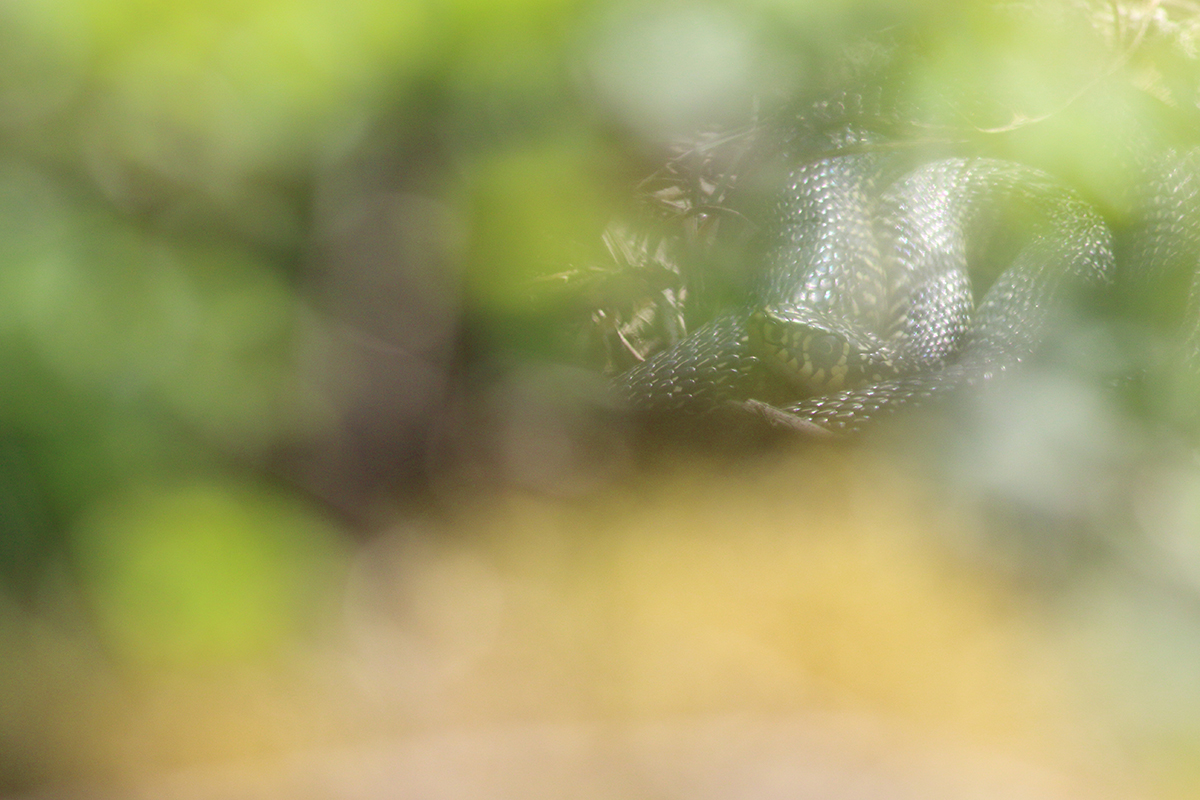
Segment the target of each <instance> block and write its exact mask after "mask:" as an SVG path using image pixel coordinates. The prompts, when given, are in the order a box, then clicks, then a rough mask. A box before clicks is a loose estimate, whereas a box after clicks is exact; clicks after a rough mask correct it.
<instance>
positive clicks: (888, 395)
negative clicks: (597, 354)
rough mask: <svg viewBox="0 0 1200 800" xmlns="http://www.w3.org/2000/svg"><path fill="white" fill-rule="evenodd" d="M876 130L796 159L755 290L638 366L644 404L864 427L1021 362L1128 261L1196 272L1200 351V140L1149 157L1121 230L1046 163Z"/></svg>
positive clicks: (1193, 307) (1180, 325)
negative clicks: (931, 149)
mask: <svg viewBox="0 0 1200 800" xmlns="http://www.w3.org/2000/svg"><path fill="white" fill-rule="evenodd" d="M876 144H877V140H876V139H873V138H872V136H871V135H870V134H866V133H863V132H860V131H858V130H855V129H854V128H853V127H850V126H846V127H842V128H840V129H837V130H836V131H834V132H833V133H831V134H825V139H824V141H823V142H822V143H821V146H820V147H818V148H815V150H816V153H815V154H814V155H811V156H809V157H807V158H805V157H801V158H800V159H798V160H797V163H796V164H795V166H794V167H793V168H792V169H791V170H790V171H789V172H788V173H787V174H786V179H785V180H784V181H783V182H782V185H781V187H780V188H779V190H778V192H777V196H776V199H775V201H774V203H773V204H772V208H771V210H770V212H769V215H768V216H769V219H768V220H767V221H766V223H765V224H764V225H763V229H764V230H765V231H767V233H766V235H765V237H764V240H763V244H762V247H761V249H760V251H759V253H760V255H759V265H760V269H759V272H758V276H757V278H756V280H755V283H754V288H753V290H752V293H751V297H750V300H749V301H748V302H747V303H746V304H745V305H743V306H742V307H740V308H737V309H736V310H733V311H730V312H727V313H725V314H723V315H721V316H718V317H717V318H716V319H714V320H712V321H711V322H709V323H708V324H706V325H704V326H703V327H701V328H699V329H698V330H696V331H695V332H693V333H692V334H691V335H689V336H687V337H686V338H684V339H683V340H682V341H680V342H678V343H677V344H676V345H675V346H673V347H670V348H668V349H666V350H664V351H662V352H659V353H657V354H655V355H653V356H652V357H650V358H649V359H648V360H646V361H645V362H644V363H642V364H640V365H638V366H636V367H634V368H633V369H632V370H630V371H629V372H627V373H626V374H624V375H623V376H621V377H620V378H619V380H618V385H619V389H620V391H621V392H622V393H623V394H624V395H625V397H626V398H627V399H628V402H629V403H630V405H631V406H633V407H634V408H635V409H638V410H639V411H641V412H644V413H648V414H652V415H660V416H661V415H692V416H694V415H696V414H705V413H708V412H710V411H712V410H715V409H718V408H724V407H729V406H743V407H745V406H747V404H752V405H754V406H756V407H758V408H764V407H765V408H768V409H771V410H772V411H773V412H774V413H775V414H777V415H778V416H780V417H783V418H787V419H790V420H794V421H795V422H796V423H797V425H796V427H798V428H799V429H801V430H807V431H809V432H814V433H825V432H828V433H853V432H856V431H859V430H860V429H862V428H864V427H865V426H867V425H869V424H871V423H872V422H873V421H875V420H877V419H879V418H880V417H883V416H887V415H890V414H892V413H894V412H896V411H898V410H901V409H905V408H909V407H912V406H914V405H921V404H925V403H929V402H931V401H934V400H937V399H938V398H940V397H942V396H945V395H949V394H952V393H954V392H958V391H961V390H963V389H966V388H968V387H972V386H981V385H985V384H987V383H988V382H989V381H992V380H993V379H995V378H997V377H998V376H1000V375H1003V374H1005V373H1008V372H1011V371H1013V370H1014V369H1016V368H1017V367H1018V366H1019V365H1020V364H1022V362H1024V361H1027V360H1028V359H1030V358H1032V357H1034V356H1035V354H1036V353H1037V352H1038V351H1039V349H1040V348H1041V347H1043V345H1044V343H1045V341H1046V339H1047V336H1048V335H1049V332H1050V330H1051V329H1052V328H1053V327H1054V326H1055V325H1056V324H1057V323H1058V322H1059V321H1060V320H1061V319H1062V318H1063V315H1065V314H1067V313H1068V311H1069V310H1070V309H1071V307H1072V304H1073V303H1074V302H1075V300H1076V299H1077V298H1078V297H1080V296H1082V295H1085V294H1087V293H1089V292H1093V293H1094V292H1095V291H1096V290H1098V289H1103V287H1109V286H1111V285H1112V284H1113V283H1114V280H1115V279H1116V277H1117V275H1118V272H1119V271H1122V270H1123V271H1125V272H1134V271H1136V273H1137V274H1138V275H1139V276H1141V277H1139V278H1138V279H1137V280H1139V281H1140V280H1143V279H1147V280H1148V281H1149V282H1150V283H1155V282H1157V281H1160V280H1161V279H1162V276H1165V275H1174V276H1176V278H1175V279H1176V280H1179V278H1178V276H1179V275H1183V276H1184V277H1183V280H1184V281H1185V282H1186V285H1185V286H1184V287H1183V290H1182V291H1181V292H1177V293H1176V294H1179V295H1180V296H1182V297H1183V298H1184V299H1183V301H1182V304H1183V305H1184V306H1186V308H1184V309H1182V310H1181V311H1176V312H1174V317H1175V318H1176V319H1177V320H1182V321H1178V322H1176V323H1175V325H1176V328H1177V329H1178V330H1177V331H1176V333H1174V334H1173V336H1174V338H1176V340H1177V344H1178V352H1179V353H1181V354H1182V355H1180V356H1179V358H1180V360H1181V362H1182V364H1181V368H1183V369H1192V370H1195V369H1196V362H1197V360H1200V358H1198V356H1197V353H1198V352H1200V270H1198V269H1197V266H1198V262H1197V256H1198V254H1200V151H1185V152H1176V151H1170V152H1164V153H1161V154H1159V155H1158V156H1157V157H1156V158H1155V159H1153V160H1151V161H1149V162H1148V163H1147V164H1145V165H1144V166H1143V168H1142V177H1141V180H1140V181H1139V182H1138V188H1137V190H1136V192H1135V194H1136V197H1135V198H1134V200H1133V201H1132V206H1133V211H1132V213H1131V215H1130V216H1129V220H1127V224H1126V226H1125V228H1126V229H1125V230H1124V231H1123V238H1122V240H1121V242H1120V243H1119V246H1114V236H1113V234H1112V232H1111V231H1110V226H1109V225H1108V224H1107V223H1106V221H1105V219H1104V218H1103V217H1102V216H1101V214H1100V213H1098V212H1097V211H1096V210H1095V209H1094V208H1093V207H1092V206H1091V205H1089V204H1088V203H1087V202H1085V201H1084V200H1082V199H1081V197H1080V196H1079V195H1078V194H1077V193H1076V192H1074V191H1072V190H1071V189H1070V188H1068V187H1067V186H1066V185H1065V184H1064V183H1062V182H1060V181H1058V180H1056V179H1055V178H1053V177H1051V176H1050V175H1049V174H1047V173H1046V172H1044V171H1040V170H1038V169H1035V168H1032V167H1029V166H1025V165H1022V164H1018V163H1014V162H1010V161H1004V160H999V159H996V158H989V157H970V156H966V157H964V156H956V157H937V158H931V159H928V160H924V161H923V160H921V159H919V158H916V159H914V158H912V157H910V156H906V155H903V154H898V153H897V151H896V150H894V149H889V148H887V147H877V146H876ZM1119 262H1121V263H1119ZM1156 276H1157V277H1156ZM1135 282H1136V281H1135Z"/></svg>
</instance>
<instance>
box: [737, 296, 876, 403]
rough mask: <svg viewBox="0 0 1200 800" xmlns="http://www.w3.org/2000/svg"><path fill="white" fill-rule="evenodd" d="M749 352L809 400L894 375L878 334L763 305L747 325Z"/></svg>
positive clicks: (786, 309)
mask: <svg viewBox="0 0 1200 800" xmlns="http://www.w3.org/2000/svg"><path fill="white" fill-rule="evenodd" d="M746 334H747V343H748V347H749V349H750V352H751V353H753V354H754V355H756V356H758V357H759V358H760V359H761V360H762V361H763V363H765V364H767V365H768V367H769V368H770V369H771V370H772V371H773V372H775V373H776V374H777V375H779V376H781V377H782V378H784V379H785V380H787V381H788V382H789V383H791V384H793V385H794V386H796V387H797V388H798V389H801V390H802V391H804V392H805V393H806V394H808V395H816V394H827V393H829V392H836V391H840V390H842V389H854V388H858V387H861V386H868V385H871V384H874V383H879V382H880V381H884V380H888V379H890V378H894V377H896V375H897V374H899V366H898V364H899V362H898V361H897V359H896V358H894V357H893V350H892V348H891V347H889V346H888V344H887V342H886V341H884V340H883V339H882V338H880V337H879V336H877V335H874V334H872V333H870V332H867V331H856V330H852V329H850V328H848V327H847V326H846V324H845V323H844V322H841V323H837V322H835V321H834V320H831V319H826V318H825V317H823V316H822V315H820V314H816V313H814V312H812V311H807V310H801V309H797V308H791V307H787V306H767V307H764V308H761V309H759V310H756V311H754V312H753V313H752V314H751V315H750V319H749V321H748V322H747V326H746Z"/></svg>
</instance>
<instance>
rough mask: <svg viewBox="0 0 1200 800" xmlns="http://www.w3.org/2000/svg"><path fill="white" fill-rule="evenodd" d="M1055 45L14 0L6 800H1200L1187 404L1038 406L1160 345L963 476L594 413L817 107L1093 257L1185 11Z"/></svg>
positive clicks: (207, 0)
mask: <svg viewBox="0 0 1200 800" xmlns="http://www.w3.org/2000/svg"><path fill="white" fill-rule="evenodd" d="M1033 7H1034V8H1035V9H1036V11H1037V16H1036V17H1033V18H1032V19H1035V20H1036V21H1035V22H1032V23H1031V22H1029V19H1031V18H1029V17H1021V16H1016V17H1012V18H1009V17H1004V16H1003V15H1001V17H999V18H1001V19H1010V23H1009V24H1007V25H1002V24H1001V25H998V24H996V22H995V20H996V19H997V17H996V15H995V14H994V11H993V10H990V9H988V8H986V7H984V6H983V5H980V4H970V3H966V4H964V3H961V2H958V3H939V2H936V1H935V0H928V2H918V3H895V2H887V0H861V2H816V1H815V0H753V2H737V3H733V2H718V1H717V0H713V1H712V2H666V1H665V0H664V1H663V2H638V3H623V2H600V1H599V0H593V1H591V2H586V1H585V0H504V2H490V1H489V0H425V1H424V2H420V1H418V0H238V2H223V1H222V0H172V1H171V2H156V1H155V0H3V1H2V2H0V677H2V679H0V795H2V796H5V797H14V798H16V797H31V798H32V797H72V796H74V797H89V798H91V797H114V798H115V797H156V798H168V797H180V798H183V797H187V798H216V797H222V798H228V797H238V798H242V797H244V798H269V797H281V798H282V797H297V796H303V797H313V798H327V797H328V798H383V797H430V798H468V797H481V798H482V797H522V798H530V797H563V796H573V797H585V796H586V797H597V798H599V797H614V798H615V797H631V796H643V797H644V796H655V797H664V798H674V797H680V798H682V797H700V798H707V797H711V798H773V797H789V798H795V797H813V798H817V797H820V798H826V799H829V798H833V799H838V798H901V797H904V798H908V797H914V798H916V797H920V798H938V797H945V798H961V797H997V798H1000V797H1005V798H1007V797H1013V798H1017V797H1019V798H1043V797H1045V798H1082V797H1088V798H1094V797H1114V798H1115V797H1121V798H1128V797H1154V798H1160V797H1161V798H1184V797H1192V796H1195V793H1196V792H1197V791H1198V790H1200V465H1198V464H1197V460H1196V455H1195V449H1194V439H1193V438H1190V437H1189V435H1188V433H1187V431H1188V430H1189V429H1190V428H1189V425H1188V420H1189V419H1190V415H1191V412H1190V409H1191V408H1192V407H1193V405H1191V404H1190V399H1191V398H1194V395H1190V394H1188V393H1187V392H1186V391H1185V390H1178V391H1177V390H1175V389H1174V388H1172V387H1173V384H1172V382H1171V380H1170V379H1169V378H1163V379H1162V382H1161V383H1159V384H1156V383H1153V382H1151V383H1149V386H1150V387H1151V388H1150V389H1149V390H1148V391H1146V392H1144V395H1145V396H1144V397H1142V398H1141V400H1140V401H1138V402H1129V403H1118V402H1116V401H1113V400H1112V399H1110V395H1109V394H1107V393H1105V392H1104V391H1102V390H1101V388H1100V387H1102V386H1104V385H1106V384H1105V383H1104V381H1101V380H1094V381H1089V380H1084V379H1080V378H1078V377H1074V378H1072V377H1065V376H1066V375H1073V376H1079V375H1085V376H1088V375H1094V374H1100V373H1103V372H1105V369H1106V368H1108V367H1111V366H1112V365H1113V364H1114V363H1116V364H1118V366H1120V365H1124V364H1125V360H1128V359H1131V358H1135V357H1136V353H1134V355H1131V354H1130V351H1131V350H1135V351H1136V350H1137V349H1138V348H1147V347H1153V346H1158V345H1154V344H1153V343H1149V344H1148V343H1147V341H1146V339H1145V338H1135V339H1134V340H1133V341H1134V342H1135V344H1136V345H1137V346H1136V347H1133V346H1132V345H1129V341H1130V339H1129V338H1128V337H1134V336H1135V334H1134V333H1129V332H1128V331H1124V329H1121V328H1119V327H1114V326H1111V325H1107V326H1106V325H1097V326H1092V327H1088V326H1086V325H1081V326H1076V327H1074V328H1072V329H1071V336H1073V337H1075V338H1072V339H1070V341H1068V342H1067V343H1066V344H1064V346H1063V347H1062V350H1063V353H1064V354H1063V355H1061V358H1062V359H1064V360H1065V362H1069V363H1070V365H1071V367H1072V368H1071V370H1069V371H1066V372H1064V371H1062V370H1055V369H1051V370H1044V371H1042V372H1040V373H1039V372H1034V373H1032V374H1031V376H1030V377H1029V378H1028V380H1027V381H1026V382H1024V383H1020V384H1016V385H1015V386H1014V387H1011V388H1010V389H1009V392H1008V394H1001V395H1000V396H997V397H992V398H990V399H988V400H987V401H985V402H983V403H981V404H979V406H978V407H972V408H971V409H969V410H968V411H966V412H964V414H965V416H966V417H967V418H968V421H967V422H961V423H960V424H959V425H958V427H956V428H955V430H956V431H957V432H956V433H955V434H954V435H952V436H951V435H944V433H939V434H936V435H935V434H928V433H927V434H924V435H922V434H921V430H923V429H921V428H917V429H915V430H916V432H911V431H910V432H909V433H908V434H907V435H905V436H899V435H897V436H891V437H881V440H879V441H869V442H867V443H865V444H854V445H848V446H813V445H811V444H809V445H807V446H797V447H782V448H780V447H771V448H754V449H753V451H752V452H747V453H739V452H733V453H730V452H728V449H729V448H728V447H727V446H725V447H723V448H722V449H721V452H720V453H718V454H713V453H709V452H706V451H705V450H703V449H694V448H693V449H689V448H686V447H684V448H675V447H667V448H666V449H665V450H664V451H663V452H657V451H655V450H654V449H653V448H650V449H647V448H646V447H644V446H641V445H640V444H639V442H638V441H637V439H636V437H635V436H633V434H631V433H630V432H629V431H628V430H627V429H626V428H625V426H624V423H623V421H622V419H621V417H620V415H619V414H618V413H616V411H615V410H614V409H612V408H611V407H610V406H609V405H608V401H607V400H606V399H605V398H606V392H605V377H604V376H605V372H606V371H607V373H608V374H612V373H613V372H614V371H616V370H619V369H621V368H623V367H624V366H627V365H628V364H629V363H631V362H630V358H631V357H632V353H634V352H635V351H639V352H640V351H642V350H645V349H651V348H653V347H654V346H656V345H660V344H661V343H662V342H663V341H670V339H671V338H672V337H673V336H677V335H678V334H679V331H680V330H682V329H683V328H684V327H685V326H687V327H694V325H695V324H696V320H695V319H694V318H693V315H695V314H703V313H705V312H706V309H705V307H704V303H705V302H707V301H704V300H696V301H695V302H694V303H693V304H691V305H689V304H688V303H687V302H685V299H686V295H687V290H690V289H693V288H694V286H692V285H691V284H689V277H688V276H687V275H686V274H683V273H682V271H681V270H682V268H681V266H680V265H681V264H684V263H686V262H688V260H689V259H691V260H692V261H696V260H700V261H703V260H705V259H706V258H707V259H708V260H709V261H712V262H717V267H716V271H717V273H718V274H719V273H720V271H721V269H723V268H724V267H723V266H722V264H723V262H722V258H723V256H722V254H721V251H720V248H719V247H717V246H706V245H710V244H711V240H710V237H708V228H710V227H711V219H712V218H713V215H712V214H711V213H710V212H711V209H709V210H708V211H706V210H705V209H703V208H700V207H698V206H697V200H696V198H701V199H705V198H707V199H710V200H713V203H714V205H715V204H719V203H720V202H722V197H723V195H722V192H723V191H724V189H723V188H722V186H721V185H720V181H719V178H720V176H721V175H723V174H724V175H732V174H735V173H736V172H737V169H736V163H735V162H736V154H737V153H739V152H740V151H739V150H738V146H737V142H739V141H741V140H740V139H739V138H738V136H745V135H746V132H747V131H751V132H752V131H753V130H754V128H755V125H756V124H758V123H759V121H760V120H761V119H762V118H763V117H764V115H765V114H766V113H767V112H768V111H769V110H770V109H778V108H782V107H786V105H787V104H788V103H793V102H799V101H800V100H802V99H804V98H813V97H819V96H822V95H823V94H827V93H828V92H830V91H831V90H832V89H834V88H836V87H837V86H838V84H839V80H841V79H842V78H844V74H843V70H844V69H845V68H846V67H847V65H851V66H854V65H859V66H861V65H864V64H866V65H870V64H871V63H874V62H876V61H881V60H882V61H886V60H887V59H888V58H894V57H895V54H896V53H899V54H901V55H902V57H901V58H898V59H897V60H898V61H899V62H901V63H902V64H903V65H904V69H905V72H904V80H905V81H906V83H905V87H907V88H906V89H905V91H910V92H911V93H913V94H915V95H917V96H922V97H927V98H932V99H935V100H939V101H940V100H944V99H945V98H946V97H950V98H951V100H952V101H953V102H951V104H950V105H951V106H953V103H954V102H958V98H960V95H959V94H957V93H958V92H961V87H963V86H967V87H975V88H979V89H980V91H981V92H982V93H983V94H986V95H988V96H989V97H990V98H991V99H993V100H995V99H996V98H1000V100H999V102H998V106H999V107H1000V108H1002V109H1006V113H1004V114H1000V115H999V116H998V117H996V118H993V119H990V120H989V124H988V125H984V124H982V122H981V118H976V117H972V116H971V114H970V113H967V112H969V111H970V109H967V110H966V111H964V117H963V125H964V126H965V127H972V128H974V129H975V130H976V132H981V131H982V130H983V129H984V128H987V129H988V130H993V129H994V130H995V131H1007V130H1011V131H1014V132H1016V133H1017V135H1014V136H1013V137H1011V138H1009V139H1004V141H1003V144H1002V145H997V149H998V150H1000V151H1002V152H1003V154H1005V155H1007V156H1009V157H1014V158H1019V159H1020V160H1023V161H1026V162H1029V163H1036V164H1037V165H1039V166H1042V167H1043V168H1046V169H1049V170H1051V171H1052V172H1055V173H1056V174H1057V175H1060V176H1062V177H1063V178H1064V179H1065V180H1068V181H1071V182H1072V183H1073V185H1076V186H1077V187H1079V189H1080V191H1081V192H1084V193H1085V195H1086V196H1087V198H1088V199H1089V200H1090V201H1092V202H1094V203H1096V204H1097V205H1098V206H1099V207H1101V208H1102V209H1103V210H1105V211H1106V213H1119V207H1120V201H1119V198H1120V197H1121V196H1122V193H1123V192H1125V191H1126V190H1127V189H1128V185H1127V184H1128V182H1129V180H1130V177H1129V176H1130V175H1131V174H1133V173H1132V171H1131V170H1130V169H1129V165H1128V164H1127V163H1125V162H1123V161H1122V160H1121V159H1120V158H1115V157H1111V155H1112V153H1111V151H1110V150H1109V149H1107V148H1108V147H1109V144H1110V143H1111V141H1113V140H1114V139H1120V140H1122V141H1124V140H1127V139H1132V138H1136V135H1135V131H1137V130H1140V129H1141V128H1143V127H1145V128H1147V129H1153V131H1154V133H1152V134H1148V136H1149V137H1150V138H1151V139H1153V138H1154V137H1155V136H1160V135H1161V136H1164V137H1167V138H1170V137H1171V136H1176V135H1177V134H1179V131H1178V130H1175V129H1171V132H1170V133H1169V134H1162V133H1161V131H1162V130H1163V129H1164V128H1169V127H1170V126H1169V125H1164V124H1162V123H1161V121H1160V120H1159V118H1158V117H1153V114H1151V113H1150V112H1147V118H1145V119H1143V118H1140V117H1139V115H1138V114H1137V113H1136V112H1129V111H1128V110H1129V109H1131V108H1134V109H1136V108H1139V107H1140V106H1138V104H1137V102H1136V101H1129V100H1127V99H1125V96H1126V94H1127V95H1128V96H1129V97H1135V98H1138V97H1146V98H1152V99H1153V101H1154V102H1156V103H1159V104H1161V105H1162V106H1163V107H1165V108H1169V109H1174V110H1176V111H1181V112H1182V111H1187V110H1189V109H1190V110H1191V111H1195V108H1196V103H1197V100H1198V98H1200V95H1198V94H1197V93H1196V87H1197V85H1200V69H1198V68H1197V66H1196V64H1197V48H1198V47H1200V41H1197V37H1198V36H1200V11H1198V10H1197V9H1196V8H1195V7H1194V6H1193V4H1190V3H1184V2H1174V3H1169V2H1165V1H1164V2H1112V3H1109V2H1095V3H1088V2H1082V0H1081V2H1068V1H1067V0H1063V2H1056V3H1045V4H1033ZM1022 8H1024V7H1022ZM1026 10H1027V9H1026ZM1013 20H1015V21H1013ZM889 48H891V49H889ZM910 57H911V58H910ZM1097 86H1103V87H1104V88H1103V90H1102V91H1097V90H1096V87H1097ZM1117 96H1120V97H1121V98H1122V99H1121V100H1120V102H1119V103H1116V102H1114V104H1113V105H1112V106H1111V107H1110V106H1108V105H1106V98H1110V97H1117ZM996 108H997V105H992V106H989V107H988V109H987V111H988V113H994V112H995V110H996ZM1064 109H1070V110H1071V111H1072V112H1078V113H1074V114H1073V115H1068V114H1067V113H1066V112H1065V111H1063V110H1064ZM1080 109H1082V111H1081V110H1080ZM1114 109H1119V113H1118V112H1117V111H1114ZM1059 112H1063V113H1062V114H1059ZM1151 117H1153V119H1151ZM1059 118H1062V119H1068V120H1069V122H1066V123H1064V124H1062V125H1059V126H1057V127H1056V126H1054V125H1044V126H1039V125H1037V124H1035V123H1036V122H1039V121H1042V120H1057V119H1059ZM1184 118H1186V115H1184ZM1125 128H1129V131H1128V136H1126V131H1125ZM1183 129H1184V134H1179V135H1183V136H1184V137H1185V138H1186V131H1187V127H1186V125H1185V126H1183ZM681 142H683V143H685V144H681ZM730 142H733V144H732V145H731V144H730ZM730 153H732V154H734V155H732V156H731V155H730ZM681 154H682V155H681ZM714 154H715V155H714ZM684 156H686V157H684ZM723 158H729V159H731V160H730V161H728V162H726V163H715V164H714V163H713V161H714V160H717V161H719V160H720V159H723ZM689 159H690V161H689ZM664 169H665V170H666V171H665V172H664ZM664 176H665V177H664ZM714 176H716V177H714ZM689 181H691V182H692V183H689ZM714 181H715V182H714ZM714 198H715V199H714ZM692 296H693V297H698V296H699V295H698V293H696V292H692ZM1137 336H1142V334H1137ZM1101 364H1103V365H1105V366H1103V367H1102V366H1100V365H1101ZM1089 370H1090V372H1089ZM1117 371H1120V370H1117ZM1126 371H1128V370H1126Z"/></svg>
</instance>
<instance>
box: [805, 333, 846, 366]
mask: <svg viewBox="0 0 1200 800" xmlns="http://www.w3.org/2000/svg"><path fill="white" fill-rule="evenodd" d="M841 351H842V340H841V339H839V338H838V337H836V336H832V335H830V334H819V335H817V336H814V337H812V340H811V341H810V342H809V343H808V355H809V357H810V358H811V359H812V360H813V361H814V362H817V363H829V362H830V361H832V360H833V355H834V353H840V352H841Z"/></svg>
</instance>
